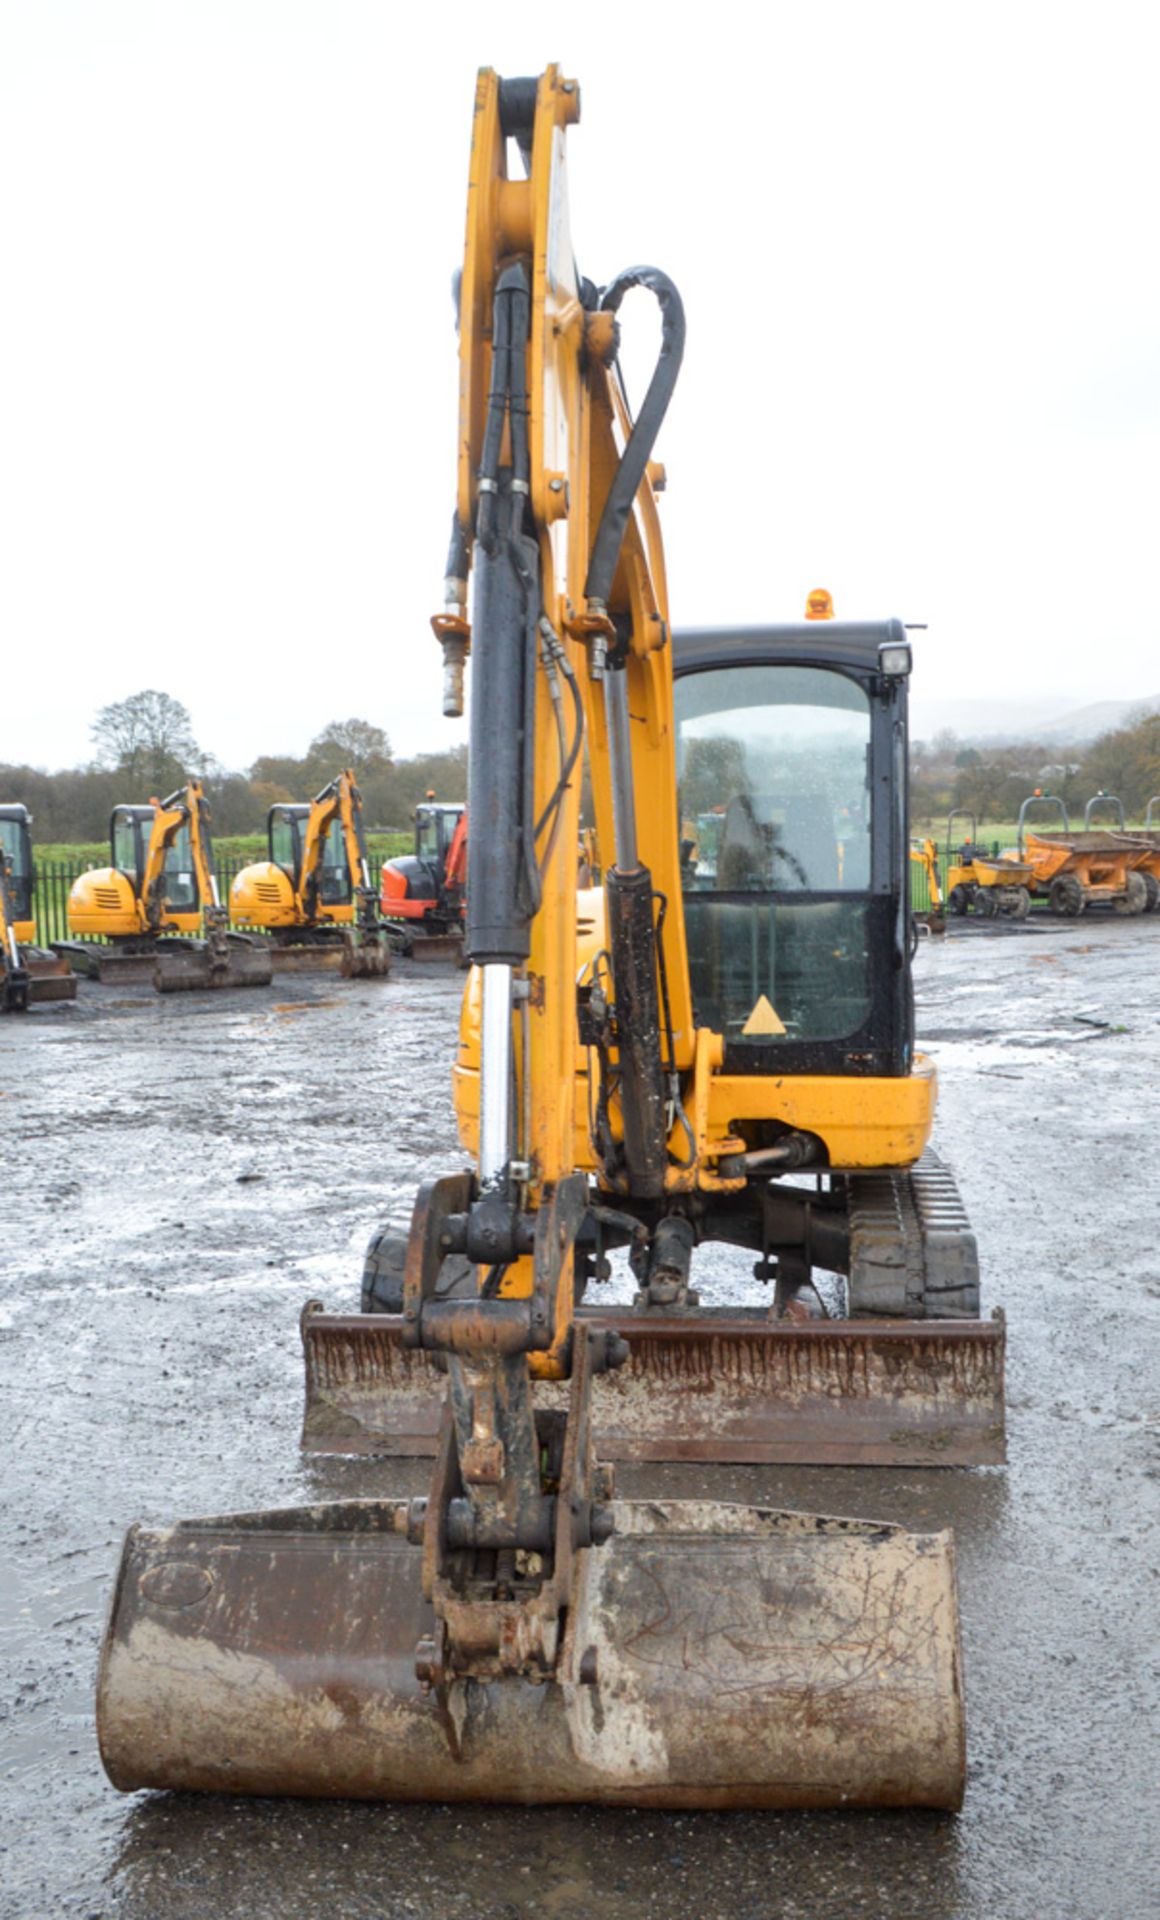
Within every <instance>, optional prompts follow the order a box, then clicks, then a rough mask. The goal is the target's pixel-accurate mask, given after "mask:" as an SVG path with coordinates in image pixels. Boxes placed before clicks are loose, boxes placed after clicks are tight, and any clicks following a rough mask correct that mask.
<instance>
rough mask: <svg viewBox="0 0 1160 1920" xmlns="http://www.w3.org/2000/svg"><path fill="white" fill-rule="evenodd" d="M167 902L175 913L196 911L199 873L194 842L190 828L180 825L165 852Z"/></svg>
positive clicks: (199, 902)
mask: <svg viewBox="0 0 1160 1920" xmlns="http://www.w3.org/2000/svg"><path fill="white" fill-rule="evenodd" d="M165 903H166V905H167V906H168V907H169V908H170V909H171V910H172V911H173V912H174V913H196V912H197V910H198V907H199V906H200V905H201V901H200V899H199V898H198V891H197V874H196V872H195V871H194V865H193V843H192V841H191V839H190V832H189V828H188V827H187V826H186V827H179V828H178V830H177V832H176V834H175V835H174V838H173V842H172V845H171V846H169V847H168V848H167V850H166V854H165Z"/></svg>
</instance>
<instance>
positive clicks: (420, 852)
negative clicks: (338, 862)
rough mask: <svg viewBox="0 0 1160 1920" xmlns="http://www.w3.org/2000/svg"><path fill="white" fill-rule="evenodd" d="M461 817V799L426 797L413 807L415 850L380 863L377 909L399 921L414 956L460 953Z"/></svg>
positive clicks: (464, 836)
mask: <svg viewBox="0 0 1160 1920" xmlns="http://www.w3.org/2000/svg"><path fill="white" fill-rule="evenodd" d="M466 842H467V821H466V809H465V808H464V806H463V804H462V802H460V801H451V802H441V801H432V800H426V801H423V802H422V803H421V804H420V805H419V806H417V807H416V809H415V851H414V853H404V854H396V855H394V856H393V857H392V858H391V859H390V860H384V861H383V867H382V875H381V886H382V892H381V896H380V902H379V904H380V908H381V910H382V912H383V913H384V914H385V915H386V916H387V917H388V918H389V919H392V920H399V921H402V922H403V923H404V924H405V926H406V929H407V936H406V937H407V951H408V954H409V955H410V956H411V957H412V958H414V959H428V960H435V959H443V958H452V957H458V956H460V955H461V954H462V951H463V901H464V888H465V883H466V878H467V844H466Z"/></svg>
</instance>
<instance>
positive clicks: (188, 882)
mask: <svg viewBox="0 0 1160 1920" xmlns="http://www.w3.org/2000/svg"><path fill="white" fill-rule="evenodd" d="M154 812H155V809H154V808H153V807H131V806H119V807H114V808H113V814H112V819H111V820H110V823H109V845H110V849H111V852H112V864H113V866H114V867H115V868H116V869H117V871H118V872H119V873H123V874H124V876H125V878H126V879H127V880H128V881H129V882H130V884H131V886H132V888H133V892H134V893H135V894H140V892H141V888H142V886H143V885H144V881H145V863H146V860H147V858H148V854H149V836H150V833H151V831H152V827H153V816H154ZM164 873H165V906H166V910H167V911H168V912H169V913H197V912H199V911H200V909H201V907H202V905H203V904H204V903H203V902H202V899H201V896H200V893H199V890H198V884H197V867H196V865H195V862H194V858H193V842H192V838H191V836H190V831H189V828H188V827H187V826H185V827H179V828H178V830H177V832H176V833H175V835H174V837H173V842H172V845H171V846H169V847H167V848H166V852H165V866H164Z"/></svg>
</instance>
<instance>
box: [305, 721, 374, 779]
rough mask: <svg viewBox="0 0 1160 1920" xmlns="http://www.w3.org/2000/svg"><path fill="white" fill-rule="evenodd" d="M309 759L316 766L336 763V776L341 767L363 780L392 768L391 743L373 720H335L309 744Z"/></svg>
mask: <svg viewBox="0 0 1160 1920" xmlns="http://www.w3.org/2000/svg"><path fill="white" fill-rule="evenodd" d="M307 758H308V759H309V760H311V761H314V762H316V763H317V762H322V761H325V762H330V761H334V762H335V767H334V771H335V773H337V772H338V770H339V768H340V767H351V768H353V770H354V772H355V773H357V774H358V775H359V776H360V778H361V776H362V775H363V774H366V773H370V772H382V770H383V769H384V768H386V767H388V766H389V765H390V761H391V743H390V741H389V740H388V738H387V736H386V734H385V733H384V731H383V729H382V727H376V726H374V725H373V723H372V722H371V721H370V720H332V721H331V722H330V724H329V726H326V727H323V729H322V732H321V733H320V734H318V735H317V736H316V737H315V738H314V739H313V740H312V741H311V742H310V746H309V747H308V749H307Z"/></svg>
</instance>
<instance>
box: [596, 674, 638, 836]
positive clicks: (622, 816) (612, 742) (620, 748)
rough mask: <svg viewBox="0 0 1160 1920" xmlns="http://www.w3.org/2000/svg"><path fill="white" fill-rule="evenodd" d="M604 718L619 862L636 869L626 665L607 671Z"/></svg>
mask: <svg viewBox="0 0 1160 1920" xmlns="http://www.w3.org/2000/svg"><path fill="white" fill-rule="evenodd" d="M604 719H605V724H606V725H607V728H608V758H609V762H610V770H611V774H612V825H613V836H614V838H615V841H616V865H617V867H618V868H619V870H620V872H621V873H635V871H636V869H637V867H638V866H639V865H640V861H639V859H638V857H637V851H636V797H635V795H634V793H633V790H632V741H631V737H630V735H629V724H630V722H629V718H628V675H627V673H626V672H625V670H624V668H623V667H619V668H616V669H610V670H606V672H605V675H604Z"/></svg>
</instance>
